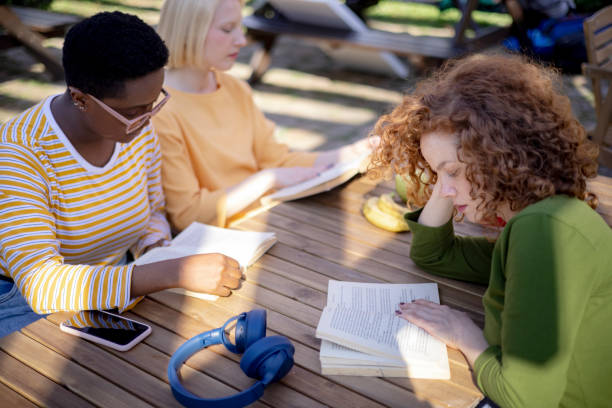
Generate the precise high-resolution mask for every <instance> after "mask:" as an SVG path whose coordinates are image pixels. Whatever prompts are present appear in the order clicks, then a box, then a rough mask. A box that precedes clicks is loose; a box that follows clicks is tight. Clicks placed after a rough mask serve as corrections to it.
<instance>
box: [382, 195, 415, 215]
mask: <svg viewBox="0 0 612 408" xmlns="http://www.w3.org/2000/svg"><path fill="white" fill-rule="evenodd" d="M393 195H394V193H386V194H382V195H381V196H380V197H379V198H378V202H377V205H378V208H380V209H381V210H382V211H383V212H386V213H387V214H390V215H393V216H394V217H401V218H402V219H403V218H404V214H406V213H407V212H409V211H410V209H409V208H408V207H406V206H403V205H401V204H398V203H396V202H395V200H394V199H393Z"/></svg>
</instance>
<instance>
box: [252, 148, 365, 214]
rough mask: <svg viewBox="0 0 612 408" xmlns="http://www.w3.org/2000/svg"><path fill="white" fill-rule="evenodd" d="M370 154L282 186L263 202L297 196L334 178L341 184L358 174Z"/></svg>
mask: <svg viewBox="0 0 612 408" xmlns="http://www.w3.org/2000/svg"><path fill="white" fill-rule="evenodd" d="M369 155H370V153H365V154H363V155H361V156H359V157H358V158H356V159H353V160H350V161H347V162H342V163H338V164H336V165H335V166H333V167H331V168H329V169H327V170H325V171H323V172H322V173H321V174H319V175H318V176H317V177H313V178H311V179H308V180H306V181H303V182H301V183H298V184H295V185H293V186H289V187H285V188H282V189H280V190H278V191H276V192H274V193H272V194H269V195H267V196H264V197H262V198H261V202H262V204H264V205H267V204H270V203H272V202H275V201H282V200H284V199H287V197H294V196H297V195H298V194H299V193H301V192H303V191H307V190H309V189H314V187H316V186H319V185H321V184H324V183H327V182H330V181H332V180H334V179H339V183H338V184H341V183H343V182H345V181H347V180H348V179H350V178H351V177H353V176H354V175H356V174H357V173H359V171H360V166H361V163H362V162H363V161H364V160H365V159H366V158H367V157H368V156H369ZM341 176H343V177H341ZM331 187H334V186H330V188H331ZM316 192H320V191H318V190H317V191H316ZM312 194H315V193H312ZM300 197H302V196H297V197H295V198H300Z"/></svg>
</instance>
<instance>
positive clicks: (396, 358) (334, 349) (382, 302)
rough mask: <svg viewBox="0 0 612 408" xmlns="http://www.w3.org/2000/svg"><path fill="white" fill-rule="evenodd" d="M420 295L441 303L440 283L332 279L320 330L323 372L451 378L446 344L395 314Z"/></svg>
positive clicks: (318, 332)
mask: <svg viewBox="0 0 612 408" xmlns="http://www.w3.org/2000/svg"><path fill="white" fill-rule="evenodd" d="M415 299H428V300H430V301H432V302H436V303H440V300H439V296H438V287H437V284H435V283H423V284H386V283H382V284H381V283H359V282H340V281H334V280H330V281H329V285H328V298H327V305H326V307H325V308H324V310H323V313H322V314H321V318H320V320H319V324H318V326H317V330H316V334H315V335H316V337H317V338H320V339H322V340H323V342H322V344H321V353H320V359H321V368H322V373H323V374H328V375H340V374H343V375H375V376H388V377H392V376H400V377H411V378H429V379H449V378H450V367H449V363H448V353H447V350H446V345H445V344H444V343H443V342H441V341H440V340H438V339H436V338H434V337H433V336H431V335H429V334H428V333H427V332H425V331H424V330H423V329H421V328H419V327H417V326H415V325H413V324H411V323H409V322H407V321H406V320H404V319H401V318H399V317H397V316H396V315H395V310H396V309H397V305H398V304H399V303H400V302H411V301H413V300H415ZM330 342H331V343H335V345H333V344H330Z"/></svg>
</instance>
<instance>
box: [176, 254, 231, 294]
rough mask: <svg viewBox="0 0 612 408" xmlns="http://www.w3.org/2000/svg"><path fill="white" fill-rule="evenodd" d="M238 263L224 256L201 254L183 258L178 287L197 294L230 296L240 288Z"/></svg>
mask: <svg viewBox="0 0 612 408" xmlns="http://www.w3.org/2000/svg"><path fill="white" fill-rule="evenodd" d="M240 278H242V271H241V270H240V265H239V264H238V261H236V260H235V259H233V258H230V257H227V256H225V255H222V254H200V255H192V256H187V257H184V258H181V260H180V269H179V279H178V286H179V287H181V288H185V289H187V290H192V291H195V292H205V293H212V294H213V295H219V296H229V295H230V293H231V289H236V288H238V286H240Z"/></svg>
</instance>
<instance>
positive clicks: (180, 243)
mask: <svg viewBox="0 0 612 408" xmlns="http://www.w3.org/2000/svg"><path fill="white" fill-rule="evenodd" d="M275 242H276V236H275V234H274V233H272V232H255V231H238V230H231V229H226V228H219V227H213V226H211V225H205V224H201V223H198V222H194V223H192V224H191V225H190V226H189V227H187V228H186V229H185V230H183V232H181V233H180V234H178V235H177V236H176V237H175V238H174V239H173V240H172V243H171V244H170V246H167V247H158V248H154V249H152V250H151V251H149V252H147V253H146V254H144V255H143V256H141V257H140V258H138V259H137V260H136V262H135V264H136V265H144V264H147V263H151V262H158V261H162V260H166V259H174V258H179V257H182V256H188V255H195V254H207V253H215V252H218V253H221V254H223V255H226V256H229V257H231V258H234V259H235V260H236V261H238V263H239V264H240V266H242V267H243V268H245V267H247V266H250V265H252V264H253V263H255V261H257V259H259V257H261V255H263V254H264V253H265V251H267V250H268V249H269V248H270V247H271V246H272V245H274V243H275Z"/></svg>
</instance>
